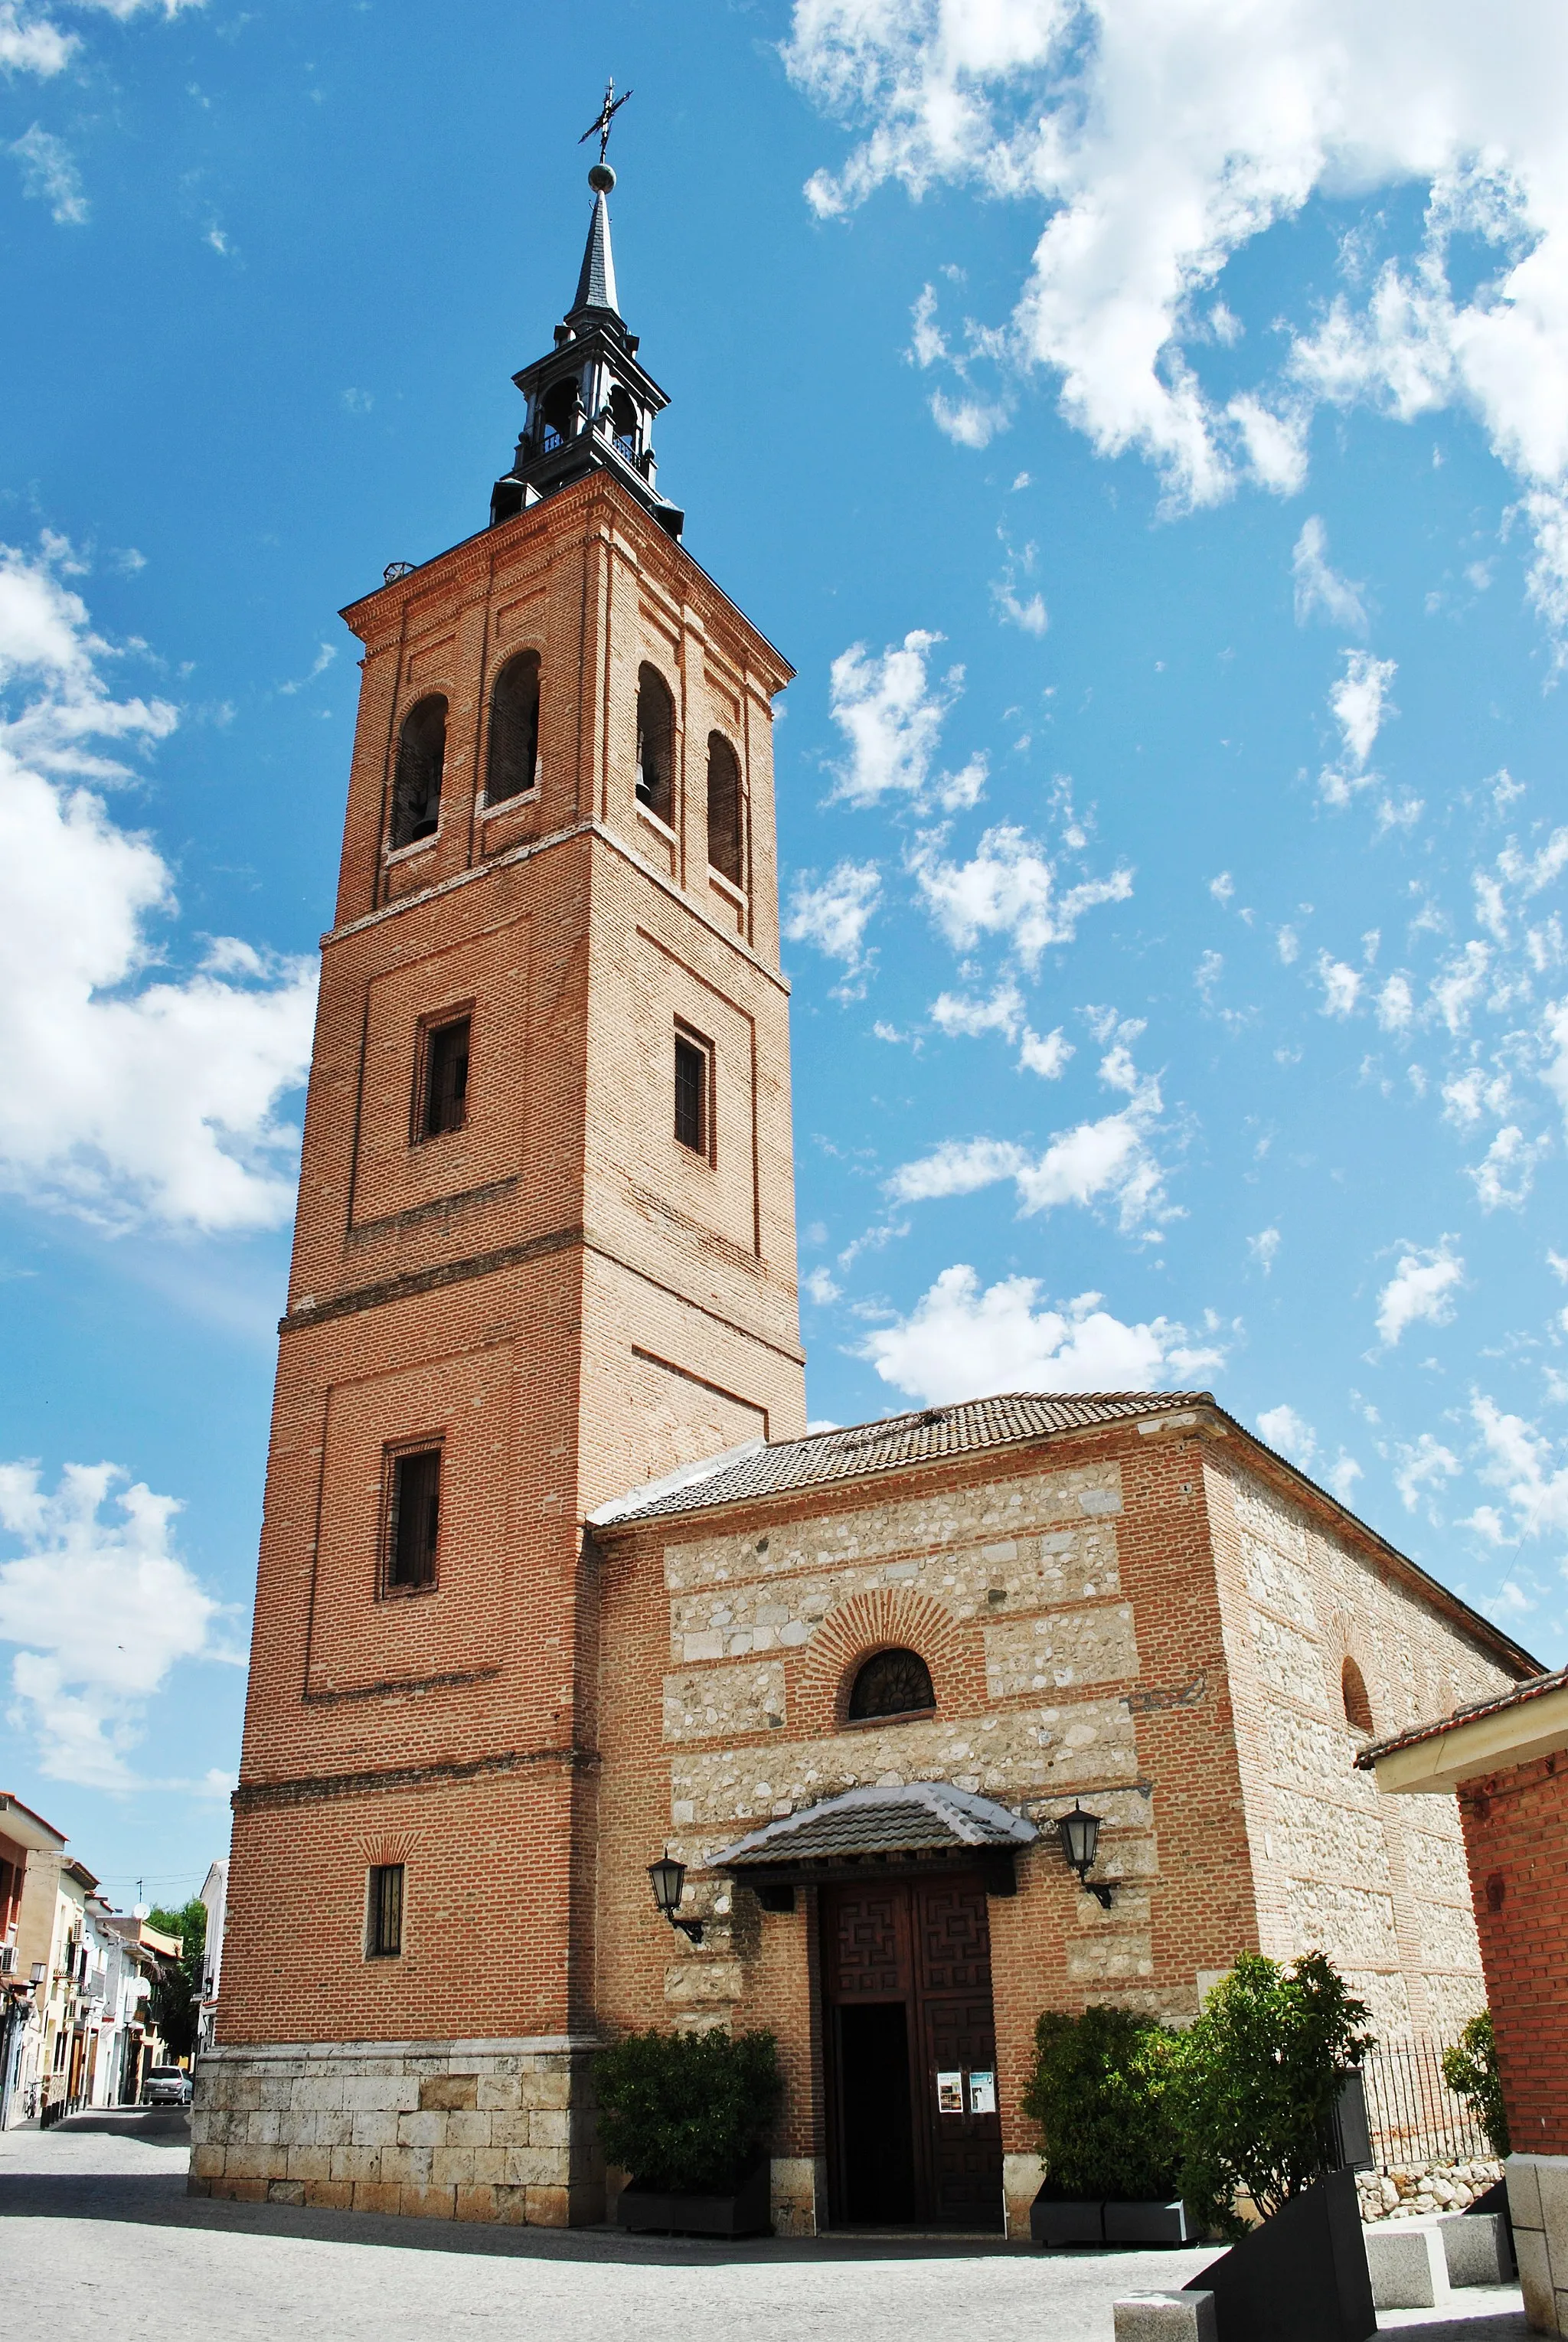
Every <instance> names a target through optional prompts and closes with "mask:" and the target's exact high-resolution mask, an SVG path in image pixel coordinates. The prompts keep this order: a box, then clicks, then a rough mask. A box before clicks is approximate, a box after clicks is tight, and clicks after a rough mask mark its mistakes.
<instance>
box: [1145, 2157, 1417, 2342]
mask: <svg viewBox="0 0 1568 2342" xmlns="http://www.w3.org/2000/svg"><path fill="white" fill-rule="evenodd" d="M1186 2290H1187V2291H1188V2292H1189V2293H1194V2292H1198V2291H1202V2292H1203V2293H1212V2294H1213V2297H1214V2320H1215V2324H1216V2326H1217V2327H1218V2331H1219V2342H1367V2337H1368V2336H1369V2335H1372V2334H1375V2333H1376V2331H1377V2311H1376V2309H1375V2308H1374V2307H1373V2298H1372V2276H1371V2273H1370V2271H1369V2270H1368V2268H1367V2265H1366V2246H1365V2244H1364V2242H1363V2238H1362V2228H1361V2207H1360V2206H1359V2204H1358V2203H1357V2201H1356V2193H1355V2174H1354V2173H1353V2171H1331V2172H1330V2173H1329V2174H1328V2175H1327V2177H1324V2178H1323V2179H1320V2180H1319V2181H1318V2182H1317V2185H1316V2186H1315V2187H1309V2188H1308V2189H1307V2191H1306V2193H1305V2194H1304V2195H1303V2196H1296V2197H1293V2198H1292V2200H1291V2201H1290V2203H1288V2204H1287V2205H1285V2207H1283V2210H1282V2211H1278V2212H1276V2213H1275V2214H1274V2216H1273V2219H1272V2220H1265V2221H1264V2222H1263V2226H1262V2227H1259V2228H1254V2229H1253V2233H1252V2235H1251V2236H1250V2237H1243V2239H1242V2242H1241V2243H1240V2244H1239V2245H1233V2246H1232V2247H1231V2249H1230V2251H1229V2252H1228V2253H1222V2255H1221V2256H1220V2257H1219V2259H1218V2260H1217V2261H1211V2262H1210V2263H1209V2266H1208V2267H1207V2268H1206V2269H1204V2270H1203V2271H1202V2272H1201V2274H1200V2275H1199V2276H1197V2277H1193V2279H1192V2281H1191V2283H1190V2284H1189V2285H1188V2286H1187V2287H1186Z"/></svg>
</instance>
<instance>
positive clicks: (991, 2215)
mask: <svg viewBox="0 0 1568 2342" xmlns="http://www.w3.org/2000/svg"><path fill="white" fill-rule="evenodd" d="M914 1939H915V1990H916V1995H917V1997H918V2001H919V2006H920V2015H921V2047H922V2050H923V2053H924V2055H923V2059H922V2063H923V2066H924V2074H923V2076H922V2080H923V2083H924V2098H925V2108H926V2127H927V2133H928V2137H929V2139H930V2170H931V2177H930V2188H931V2198H932V2202H931V2217H933V2218H934V2220H936V2221H938V2222H940V2223H947V2222H953V2223H954V2224H955V2225H961V2226H963V2227H995V2226H996V2225H997V2224H998V2222H999V2220H1000V2217H1001V2205H1002V2119H1001V2117H1000V2116H999V2115H998V2114H997V2112H996V2106H995V2073H996V2025H995V2018H994V2013H993V2009H992V2001H991V1923H990V1917H989V1914H988V1912H987V1909H986V1903H985V1889H984V1886H983V1885H982V1884H981V1882H980V1881H979V1880H978V1879H976V1878H953V1879H942V1880H936V1881H933V1882H931V1883H930V1884H926V1885H922V1886H919V1887H915V1888H914ZM976 2074H979V2075H982V2076H989V2077H991V2085H992V2086H991V2090H990V2093H989V2096H990V2099H991V2104H990V2107H988V2108H986V2109H984V2111H982V2112H980V2113H976V2112H975V2111H974V2098H975V2096H976V2092H975V2090H974V2076H975V2075H976ZM944 2076H945V2077H954V2076H957V2077H959V2078H958V2080H957V2082H956V2084H954V2081H953V2080H952V2079H951V2078H949V2079H948V2081H947V2084H946V2087H945V2090H944V2087H943V2085H942V2081H941V2078H940V2077H944ZM980 2095H981V2096H982V2097H984V2095H986V2094H985V2093H984V2089H983V2090H982V2091H981V2093H980Z"/></svg>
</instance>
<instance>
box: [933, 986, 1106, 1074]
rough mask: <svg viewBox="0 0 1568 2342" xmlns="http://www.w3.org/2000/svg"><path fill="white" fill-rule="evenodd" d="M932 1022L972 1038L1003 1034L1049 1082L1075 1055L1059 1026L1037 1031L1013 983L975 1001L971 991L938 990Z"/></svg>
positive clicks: (1032, 1070) (1020, 1058)
mask: <svg viewBox="0 0 1568 2342" xmlns="http://www.w3.org/2000/svg"><path fill="white" fill-rule="evenodd" d="M931 1021H932V1023H933V1024H934V1025H935V1026H937V1027H938V1028H939V1030H941V1031H942V1032H944V1033H946V1034H948V1035H950V1036H957V1035H959V1034H964V1035H966V1036H968V1037H969V1038H971V1039H977V1038H978V1037H979V1036H981V1035H982V1034H985V1033H1000V1034H1001V1036H1002V1037H1003V1039H1004V1040H1005V1041H1015V1042H1017V1044H1018V1063H1019V1065H1020V1066H1023V1067H1024V1069H1025V1070H1026V1071H1028V1072H1029V1073H1032V1074H1040V1075H1042V1076H1044V1079H1045V1080H1046V1081H1048V1082H1054V1081H1055V1080H1056V1079H1057V1078H1058V1076H1060V1075H1062V1074H1064V1072H1065V1071H1066V1069H1067V1066H1068V1063H1069V1061H1070V1060H1071V1058H1072V1057H1073V1056H1074V1048H1073V1044H1072V1042H1071V1041H1069V1040H1067V1039H1066V1038H1065V1036H1064V1034H1063V1031H1062V1028H1061V1026H1059V1025H1058V1026H1056V1027H1055V1028H1054V1031H1052V1032H1049V1033H1044V1034H1042V1033H1036V1032H1035V1031H1034V1028H1033V1026H1031V1025H1030V1024H1029V1022H1028V1019H1027V1017H1026V1016H1025V1015H1024V995H1023V994H1022V993H1021V992H1020V991H1019V989H1018V986H1016V985H1015V984H1013V983H1010V982H1009V983H1004V984H999V985H998V986H997V987H996V989H995V991H994V992H993V994H992V995H991V997H990V999H989V1000H976V999H974V997H973V996H972V995H970V994H968V993H953V992H942V993H939V994H938V995H937V996H936V998H935V999H934V1001H933V1002H932V1004H931Z"/></svg>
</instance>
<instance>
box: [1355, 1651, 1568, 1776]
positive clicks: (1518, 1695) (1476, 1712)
mask: <svg viewBox="0 0 1568 2342" xmlns="http://www.w3.org/2000/svg"><path fill="white" fill-rule="evenodd" d="M1564 1686H1568V1667H1559V1668H1558V1669H1557V1671H1556V1673H1555V1674H1554V1675H1549V1676H1532V1677H1531V1678H1530V1681H1529V1682H1528V1683H1522V1684H1514V1685H1513V1686H1512V1687H1511V1688H1510V1689H1509V1690H1507V1691H1498V1692H1493V1694H1492V1696H1491V1697H1490V1698H1489V1699H1474V1700H1472V1701H1471V1703H1470V1706H1468V1707H1456V1708H1455V1709H1454V1711H1453V1715H1452V1716H1439V1718H1438V1719H1437V1722H1436V1723H1435V1724H1413V1725H1410V1726H1408V1727H1407V1728H1406V1729H1405V1730H1404V1731H1403V1732H1391V1733H1390V1734H1389V1736H1388V1737H1387V1739H1386V1740H1373V1741H1369V1742H1368V1744H1367V1746H1365V1747H1364V1748H1363V1749H1361V1750H1360V1751H1359V1752H1358V1754H1357V1756H1356V1760H1355V1761H1356V1763H1357V1764H1358V1765H1359V1766H1360V1767H1361V1768H1362V1770H1363V1772H1368V1771H1370V1770H1371V1768H1372V1767H1373V1765H1375V1764H1376V1762H1377V1760H1378V1758H1379V1757H1391V1756H1392V1755H1393V1751H1394V1750H1395V1749H1396V1748H1414V1747H1416V1746H1419V1744H1420V1743H1421V1742H1422V1741H1423V1740H1439V1739H1441V1738H1442V1736H1443V1734H1444V1733H1445V1732H1453V1731H1454V1730H1455V1729H1456V1728H1457V1727H1458V1726H1460V1725H1462V1724H1474V1723H1476V1722H1477V1721H1478V1720H1479V1719H1480V1718H1481V1717H1482V1716H1502V1715H1503V1714H1504V1713H1505V1712H1506V1711H1507V1710H1508V1709H1509V1708H1513V1707H1523V1706H1524V1705H1525V1704H1526V1702H1527V1701H1529V1700H1533V1699H1540V1698H1542V1697H1543V1695H1544V1694H1545V1693H1547V1692H1549V1691H1562V1690H1563V1688H1564Z"/></svg>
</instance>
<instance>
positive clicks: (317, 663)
mask: <svg viewBox="0 0 1568 2342" xmlns="http://www.w3.org/2000/svg"><path fill="white" fill-rule="evenodd" d="M336 656H337V645H336V644H335V643H323V644H322V645H321V646H320V648H319V649H318V650H317V652H316V655H315V658H314V659H313V660H312V661H311V664H310V666H309V669H308V670H307V672H306V673H305V674H304V675H301V676H295V679H294V681H293V682H292V683H280V684H279V686H278V692H279V695H280V696H281V697H283V698H285V699H292V698H293V697H294V696H295V693H296V692H301V691H303V690H304V689H305V686H306V685H307V684H311V683H314V682H315V679H316V677H317V676H318V675H325V673H326V671H327V668H328V667H329V666H331V665H332V663H333V661H334V659H335V657H336Z"/></svg>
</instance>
